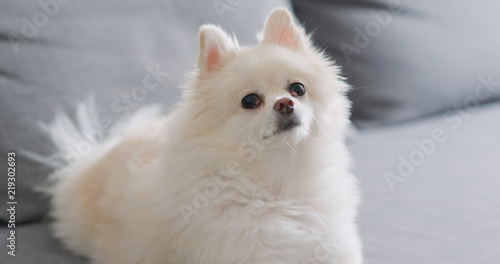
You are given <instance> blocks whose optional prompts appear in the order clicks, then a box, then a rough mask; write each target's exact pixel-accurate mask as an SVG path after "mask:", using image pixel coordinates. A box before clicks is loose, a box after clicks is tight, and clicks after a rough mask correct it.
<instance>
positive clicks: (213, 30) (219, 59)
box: [198, 25, 239, 72]
mask: <svg viewBox="0 0 500 264" xmlns="http://www.w3.org/2000/svg"><path fill="white" fill-rule="evenodd" d="M199 39H200V53H199V55H198V68H199V69H200V71H202V72H216V71H218V70H220V69H221V68H222V67H223V66H224V65H225V64H226V63H227V61H228V59H229V57H230V55H231V54H232V53H234V52H235V51H236V50H238V49H239V45H238V42H237V40H236V39H235V38H231V37H230V36H229V35H228V34H227V33H226V32H224V31H223V30H222V29H221V28H219V27H217V26H214V25H204V26H202V27H201V28H200V33H199Z"/></svg>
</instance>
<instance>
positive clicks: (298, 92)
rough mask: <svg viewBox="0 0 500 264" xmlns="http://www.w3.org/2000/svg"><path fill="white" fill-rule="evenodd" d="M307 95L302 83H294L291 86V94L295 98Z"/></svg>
mask: <svg viewBox="0 0 500 264" xmlns="http://www.w3.org/2000/svg"><path fill="white" fill-rule="evenodd" d="M305 93H306V88H304V85H303V84H301V83H292V85H290V94H291V95H292V96H293V97H297V96H302V95H304V94H305Z"/></svg>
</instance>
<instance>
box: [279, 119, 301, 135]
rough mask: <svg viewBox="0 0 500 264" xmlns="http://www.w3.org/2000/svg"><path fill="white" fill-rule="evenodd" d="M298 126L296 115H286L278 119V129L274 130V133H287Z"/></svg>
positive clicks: (298, 121)
mask: <svg viewBox="0 0 500 264" xmlns="http://www.w3.org/2000/svg"><path fill="white" fill-rule="evenodd" d="M298 126H300V120H299V118H298V117H297V115H294V114H292V115H287V116H284V117H283V118H280V119H278V129H277V130H276V133H281V132H285V131H289V130H292V129H294V128H296V127H298Z"/></svg>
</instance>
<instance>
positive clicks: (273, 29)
mask: <svg viewBox="0 0 500 264" xmlns="http://www.w3.org/2000/svg"><path fill="white" fill-rule="evenodd" d="M261 43H274V44H277V45H280V46H283V47H285V48H289V49H291V50H297V49H299V48H301V47H304V46H305V45H307V44H308V38H307V36H306V34H305V32H304V29H303V28H302V27H299V26H297V25H295V22H294V21H293V17H292V14H290V12H289V11H288V10H287V9H285V8H277V9H275V10H273V11H272V12H271V14H270V15H269V16H268V17H267V19H266V23H265V26H264V34H263V37H262V40H261Z"/></svg>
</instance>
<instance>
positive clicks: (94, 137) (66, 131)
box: [23, 96, 162, 191]
mask: <svg viewBox="0 0 500 264" xmlns="http://www.w3.org/2000/svg"><path fill="white" fill-rule="evenodd" d="M161 112H162V109H161V107H160V106H158V105H154V106H148V107H144V108H141V109H139V110H138V111H137V112H136V113H135V114H133V115H131V116H130V117H128V118H122V120H119V121H117V122H115V123H114V124H112V125H110V126H109V127H103V126H102V122H101V120H100V119H99V115H98V114H97V107H96V104H95V99H94V97H93V96H91V97H89V99H88V100H87V101H86V102H83V103H80V104H78V106H77V109H76V116H75V121H74V122H73V121H72V120H71V119H70V118H69V117H68V115H66V114H65V113H62V112H59V113H57V114H56V117H55V119H54V120H53V121H52V122H51V123H50V124H46V123H43V122H40V123H39V124H38V125H39V127H40V128H41V129H42V131H43V132H44V133H45V134H46V135H47V137H49V138H50V139H51V141H52V143H53V144H54V146H55V148H56V150H55V152H54V153H53V154H52V155H49V156H47V157H46V156H42V155H39V154H37V153H34V152H31V151H26V150H24V151H23V154H24V155H25V156H27V157H28V158H30V159H32V160H34V161H37V162H39V163H42V164H44V165H46V166H49V167H51V168H52V170H53V172H52V174H51V175H50V176H49V179H50V180H52V181H54V180H58V179H60V178H62V177H69V175H70V174H71V172H72V171H74V170H76V169H78V168H81V167H82V166H84V164H86V163H88V162H92V160H95V159H97V158H98V157H100V156H101V154H103V153H106V152H107V150H109V149H110V148H112V147H113V146H115V145H116V144H117V143H118V142H119V141H120V139H121V138H122V136H123V134H125V133H127V132H128V131H129V130H131V129H132V128H134V127H139V126H141V125H143V124H145V123H146V122H148V121H150V120H152V119H154V118H157V117H159V116H160V114H161ZM103 121H104V120H103ZM42 191H43V189H42Z"/></svg>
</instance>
